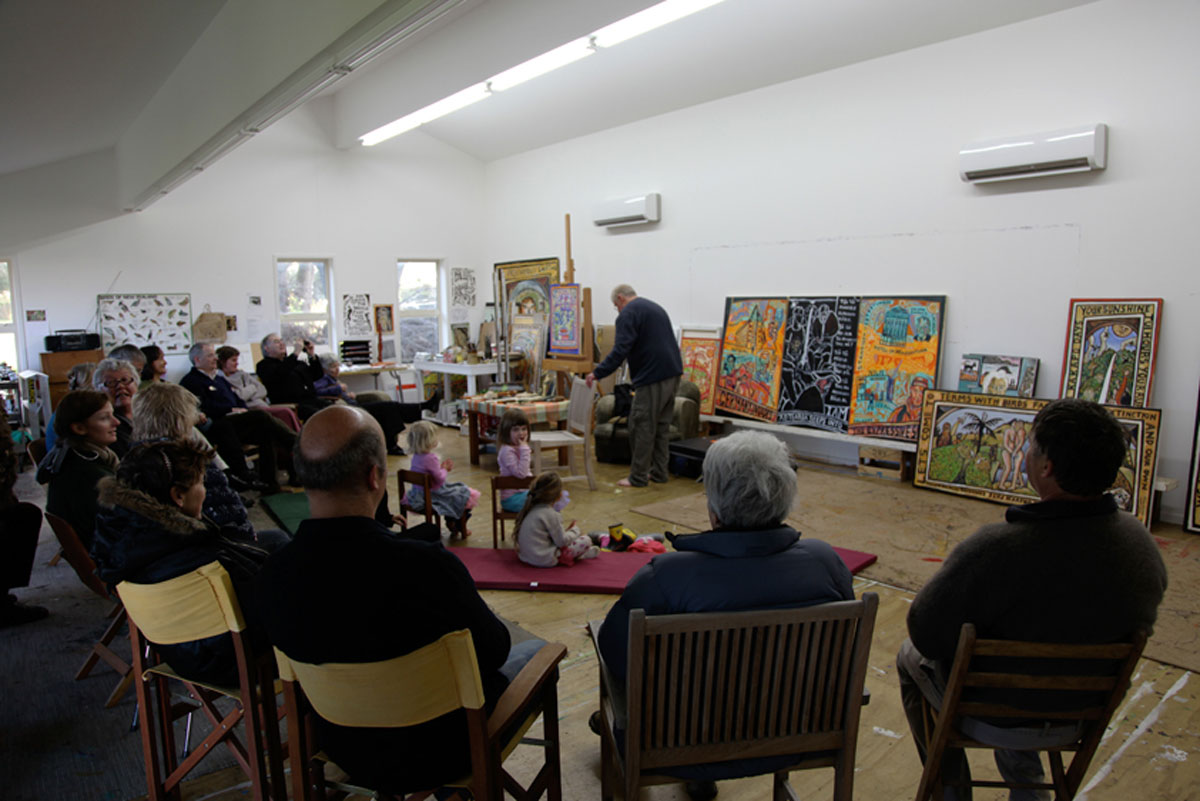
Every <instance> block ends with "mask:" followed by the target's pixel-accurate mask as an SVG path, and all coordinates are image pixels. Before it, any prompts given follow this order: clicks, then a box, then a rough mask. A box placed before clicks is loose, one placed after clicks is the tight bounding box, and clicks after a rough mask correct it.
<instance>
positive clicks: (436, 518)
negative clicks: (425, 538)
mask: <svg viewBox="0 0 1200 801" xmlns="http://www.w3.org/2000/svg"><path fill="white" fill-rule="evenodd" d="M406 484H411V485H412V486H414V487H421V488H423V489H424V491H425V508H424V509H422V510H421V511H419V512H418V511H416V510H415V509H412V507H410V506H409V505H408V492H407V491H406V490H405V485H406ZM396 491H397V492H399V493H400V514H401V515H402V516H403V517H404V519H405V527H406V528H407V520H408V512H409V511H410V510H412V511H414V512H416V514H423V515H425V522H426V523H434V524H435V525H437V527H438V530H439V531H440V530H441V528H442V516H441V515H439V514H438V513H437V512H436V511H434V508H433V478H432V477H431V476H430V475H429V474H428V473H422V472H420V471H418V470H404V469H400V470H398V471H396ZM463 517H464V519H462V520H459V521H458V522H457V523H456V524H455V526H454V527H453V528H451V527H450V525H449V524H447V526H446V527H447V528H448V529H449V530H450V533H451V534H459V535H461V536H463V537H469V536H471V532H470V531H468V530H467V523H466V520H465V517H466V515H464V516H463Z"/></svg>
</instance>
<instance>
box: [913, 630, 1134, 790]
mask: <svg viewBox="0 0 1200 801" xmlns="http://www.w3.org/2000/svg"><path fill="white" fill-rule="evenodd" d="M1145 646H1146V633H1145V632H1138V633H1137V634H1135V636H1134V637H1133V639H1132V640H1131V641H1130V642H1123V643H1111V644H1108V645H1074V644H1061V643H1037V642H1018V641H1015V640H981V639H978V638H977V636H976V634H975V626H974V624H972V623H964V624H963V627H962V630H961V632H960V633H959V637H958V650H957V651H956V653H955V656H954V665H953V667H951V669H950V676H949V679H948V680H947V682H946V692H945V693H944V694H943V696H942V707H941V709H940V710H936V709H934V708H933V707H932V705H931V704H930V703H929V702H928V701H927V700H925V699H924V698H922V701H923V708H924V711H925V721H926V731H927V732H929V733H930V734H929V738H928V740H927V742H926V757H925V768H924V771H923V772H922V773H921V784H920V785H919V786H918V788H917V801H926V799H928V798H930V797H933V798H936V799H939V800H940V799H941V798H942V788H943V784H944V782H943V777H942V763H943V757H944V756H945V752H946V749H947V748H986V749H991V750H995V749H997V748H1000V747H1001V746H1000V745H998V744H996V743H995V742H994V740H993V739H992V738H993V737H994V736H995V735H996V734H997V732H998V731H1000V732H1002V734H1003V735H1005V736H1004V739H1005V740H1006V744H1005V745H1004V746H1003V747H1004V748H1006V749H1008V750H1017V751H1020V750H1028V751H1045V752H1046V756H1047V758H1048V759H1049V762H1050V779H1051V780H1050V782H1042V783H1036V784H1034V783H1030V784H1010V783H1007V782H1004V781H976V780H972V781H971V783H970V784H971V786H972V787H1008V788H1026V789H1042V790H1053V791H1054V794H1055V798H1056V799H1057V800H1058V801H1067V799H1071V798H1074V797H1075V793H1076V792H1078V790H1079V786H1080V784H1081V783H1082V782H1083V777H1084V774H1085V773H1086V772H1087V769H1088V765H1089V764H1090V763H1091V761H1092V757H1093V756H1094V755H1095V753H1096V748H1097V747H1098V746H1099V745H1100V740H1101V738H1102V737H1103V736H1104V730H1105V728H1106V727H1107V726H1108V721H1109V719H1110V718H1112V715H1113V713H1114V712H1115V711H1116V708H1117V705H1118V704H1120V703H1121V699H1122V698H1124V697H1125V692H1126V690H1128V689H1129V677H1130V676H1132V675H1133V671H1134V668H1136V667H1137V661H1138V659H1139V658H1140V657H1141V655H1142V649H1143V648H1145ZM1005 667H1008V668H1012V669H1010V670H1005ZM980 690H982V691H983V692H985V693H995V691H997V690H1003V691H1004V693H1003V696H1002V697H1003V700H1002V701H998V700H994V698H989V697H984V698H980V697H979V696H978V693H979V692H980ZM980 718H985V719H987V720H986V722H985V721H982V720H980ZM997 718H999V719H1009V720H1013V721H1025V722H1026V723H1022V724H1021V726H1022V728H1025V727H1029V728H1031V729H1036V731H1037V734H1038V737H1039V739H1040V740H1041V741H1042V744H1041V745H1039V746H1037V747H1031V748H1027V749H1022V748H1014V747H1013V746H1012V740H1011V737H1012V736H1013V734H1014V733H1017V732H1020V731H1021V729H1012V728H1004V729H1001V727H998V726H995V725H993V720H994V719H997ZM1028 721H1044V722H1045V723H1044V725H1030V724H1028V723H1027V722H1028ZM1056 734H1057V735H1058V736H1056ZM1064 751H1069V752H1074V753H1075V756H1074V757H1072V759H1071V764H1070V765H1069V766H1068V767H1067V768H1066V769H1065V770H1064V767H1063V760H1062V754H1063V752H1064Z"/></svg>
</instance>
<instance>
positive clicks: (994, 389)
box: [958, 353, 1038, 398]
mask: <svg viewBox="0 0 1200 801" xmlns="http://www.w3.org/2000/svg"><path fill="white" fill-rule="evenodd" d="M1037 373H1038V360H1037V359H1035V358H1033V357H1032V356H994V355H992V354H987V353H964V354H963V356H962V366H961V367H960V368H959V370H958V391H959V392H974V393H976V394H979V395H1008V396H1010V397H1014V398H1032V397H1033V390H1034V387H1035V386H1037Z"/></svg>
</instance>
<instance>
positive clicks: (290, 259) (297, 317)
mask: <svg viewBox="0 0 1200 801" xmlns="http://www.w3.org/2000/svg"><path fill="white" fill-rule="evenodd" d="M302 262H308V263H312V264H317V263H320V264H324V265H325V292H326V297H327V300H328V303H327V306H326V311H325V313H324V314H322V313H320V312H285V311H284V310H283V308H282V307H281V306H280V304H279V288H280V287H279V265H280V264H292V263H302ZM271 270H272V274H271V281H272V283H273V284H274V287H275V295H274V297H275V310H276V313H277V316H278V319H279V328H280V331H279V334H280V335H282V334H283V327H284V324H285V323H304V322H311V321H314V320H316V321H320V320H324V321H325V323H326V325H327V326H328V327H329V328H328V330H329V341H328V342H327V343H325V344H324V345H320V346H318V347H321V348H329V349H330V350H331V351H332V352H334V353H336V352H337V344H338V338H339V336H340V334H341V332H340V331H339V329H338V328H337V321H336V320H335V319H334V309H335V307H336V304H335V303H334V298H335V297H336V296H335V295H334V277H333V257H332V256H275V257H274V258H273V259H272V261H271ZM289 344H290V343H289Z"/></svg>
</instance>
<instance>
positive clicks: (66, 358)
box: [42, 348, 104, 409]
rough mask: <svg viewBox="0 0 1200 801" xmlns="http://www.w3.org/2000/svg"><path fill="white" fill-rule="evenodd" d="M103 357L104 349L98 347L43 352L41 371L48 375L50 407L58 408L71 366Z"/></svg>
mask: <svg viewBox="0 0 1200 801" xmlns="http://www.w3.org/2000/svg"><path fill="white" fill-rule="evenodd" d="M103 358H104V351H103V350H100V349H99V348H97V349H96V350H60V351H58V352H56V353H43V354H42V372H43V373H45V374H46V375H48V376H50V408H51V409H56V408H58V402H59V401H60V400H62V396H63V395H66V394H67V391H68V390H67V372H68V371H70V369H71V368H72V367H74V366H75V365H77V364H81V363H83V362H99V361H100V360H101V359H103Z"/></svg>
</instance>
